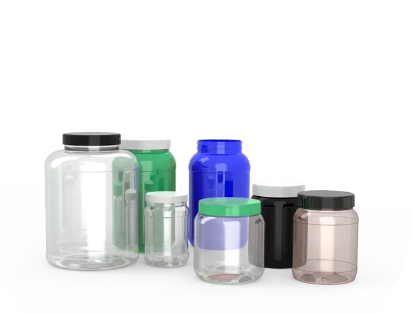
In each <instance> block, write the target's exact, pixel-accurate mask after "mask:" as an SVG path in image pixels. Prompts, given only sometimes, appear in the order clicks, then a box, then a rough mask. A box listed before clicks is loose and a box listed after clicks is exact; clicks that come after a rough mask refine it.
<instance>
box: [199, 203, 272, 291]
mask: <svg viewBox="0 0 412 314" xmlns="http://www.w3.org/2000/svg"><path fill="white" fill-rule="evenodd" d="M260 212H261V203H260V201H259V200H255V199H247V198H237V197H218V198H207V199H203V200H200V202H199V213H198V214H197V215H196V219H195V246H194V255H195V261H194V269H195V273H196V275H197V276H198V277H199V278H200V279H202V280H204V281H206V282H210V283H216V284H226V285H233V284H245V283H250V282H253V281H256V280H257V279H259V278H260V277H261V276H262V274H263V272H264V228H265V224H264V221H263V218H262V216H261V215H260Z"/></svg>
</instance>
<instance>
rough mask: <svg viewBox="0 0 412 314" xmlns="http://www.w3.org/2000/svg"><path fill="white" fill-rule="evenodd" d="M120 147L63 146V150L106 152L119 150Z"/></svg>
mask: <svg viewBox="0 0 412 314" xmlns="http://www.w3.org/2000/svg"><path fill="white" fill-rule="evenodd" d="M119 147H120V145H111V146H74V145H65V146H64V150H65V151H68V152H107V151H116V150H119Z"/></svg>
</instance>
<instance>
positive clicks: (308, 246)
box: [292, 191, 359, 285]
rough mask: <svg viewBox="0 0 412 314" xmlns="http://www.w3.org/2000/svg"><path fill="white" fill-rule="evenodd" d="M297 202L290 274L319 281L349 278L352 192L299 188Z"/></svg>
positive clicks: (353, 247)
mask: <svg viewBox="0 0 412 314" xmlns="http://www.w3.org/2000/svg"><path fill="white" fill-rule="evenodd" d="M298 206H299V207H300V208H299V209H298V210H297V211H296V213H295V217H294V224H295V228H294V239H293V269H292V271H293V276H294V277H295V278H296V279H297V280H299V281H302V282H306V283H313V284H321V285H330V284H342V283H348V282H351V281H353V280H354V279H355V277H356V273H357V265H358V222H359V219H358V215H357V214H356V212H355V210H354V209H353V207H354V206H355V195H354V194H352V193H348V192H338V191H306V192H300V193H299V194H298Z"/></svg>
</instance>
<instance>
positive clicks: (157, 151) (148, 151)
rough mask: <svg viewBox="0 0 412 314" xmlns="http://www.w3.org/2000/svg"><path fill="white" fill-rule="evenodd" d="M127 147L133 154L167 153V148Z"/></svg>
mask: <svg viewBox="0 0 412 314" xmlns="http://www.w3.org/2000/svg"><path fill="white" fill-rule="evenodd" d="M124 149H127V150H128V151H130V152H132V153H133V154H164V153H167V152H168V151H169V150H168V149H145V150H143V149H128V148H124Z"/></svg>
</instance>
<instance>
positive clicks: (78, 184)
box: [45, 148, 138, 270]
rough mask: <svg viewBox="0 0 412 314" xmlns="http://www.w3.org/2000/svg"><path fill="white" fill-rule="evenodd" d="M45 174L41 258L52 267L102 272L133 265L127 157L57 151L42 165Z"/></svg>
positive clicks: (132, 193)
mask: <svg viewBox="0 0 412 314" xmlns="http://www.w3.org/2000/svg"><path fill="white" fill-rule="evenodd" d="M95 149H98V148H95ZM45 171H46V228H47V229H46V237H47V252H46V257H47V260H48V261H49V262H50V263H51V264H52V265H54V266H58V267H62V268H69V269H77V270H102V269H111V268H118V267H122V266H126V265H128V264H130V263H132V262H134V261H136V260H137V258H138V253H137V228H136V226H137V196H136V195H137V194H136V179H137V170H136V159H135V157H134V156H133V155H132V154H130V153H128V152H126V151H119V150H111V151H96V150H93V151H71V150H63V151H57V152H55V153H53V154H51V155H50V156H49V157H48V159H47V160H46V163H45Z"/></svg>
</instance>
